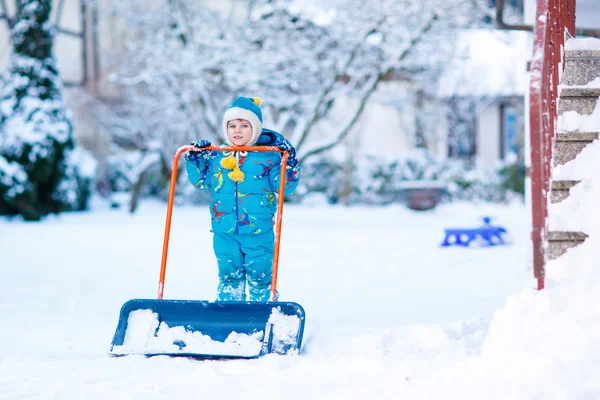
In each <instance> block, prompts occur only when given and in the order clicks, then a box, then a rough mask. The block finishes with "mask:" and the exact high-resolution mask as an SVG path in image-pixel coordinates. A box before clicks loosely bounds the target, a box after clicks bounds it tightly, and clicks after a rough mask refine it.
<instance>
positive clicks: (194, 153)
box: [185, 140, 210, 161]
mask: <svg viewBox="0 0 600 400" xmlns="http://www.w3.org/2000/svg"><path fill="white" fill-rule="evenodd" d="M190 145H191V146H194V147H195V148H197V149H198V150H188V152H187V153H186V155H185V159H186V160H188V161H195V160H198V159H199V158H200V155H201V154H202V152H204V151H206V150H204V148H205V147H208V146H210V142H209V141H208V140H194V141H193V142H191V143H190Z"/></svg>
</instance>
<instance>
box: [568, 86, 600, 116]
mask: <svg viewBox="0 0 600 400" xmlns="http://www.w3.org/2000/svg"><path fill="white" fill-rule="evenodd" d="M598 97H600V88H572V87H561V90H560V100H559V102H558V114H559V115H562V114H563V113H564V112H567V111H575V112H577V113H578V114H581V115H590V114H591V113H592V112H593V111H594V108H595V107H596V102H597V101H598Z"/></svg>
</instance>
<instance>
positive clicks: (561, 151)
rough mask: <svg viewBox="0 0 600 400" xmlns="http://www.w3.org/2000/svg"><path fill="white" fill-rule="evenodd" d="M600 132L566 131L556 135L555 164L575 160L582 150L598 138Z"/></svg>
mask: <svg viewBox="0 0 600 400" xmlns="http://www.w3.org/2000/svg"><path fill="white" fill-rule="evenodd" d="M599 135H600V133H599V132H564V133H558V134H557V135H556V143H555V144H554V160H553V161H554V166H557V165H563V164H566V163H567V162H569V161H571V160H574V159H575V157H577V155H578V154H579V153H581V150H583V149H584V148H585V146H587V145H588V144H590V143H592V142H593V141H594V140H596V139H598V136H599Z"/></svg>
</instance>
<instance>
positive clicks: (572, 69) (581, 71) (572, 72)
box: [561, 50, 600, 86]
mask: <svg viewBox="0 0 600 400" xmlns="http://www.w3.org/2000/svg"><path fill="white" fill-rule="evenodd" d="M599 76H600V50H569V51H567V52H566V54H565V69H564V71H563V73H562V75H561V84H562V85H565V86H582V85H586V84H588V83H590V82H592V81H593V80H595V79H596V78H597V77H599Z"/></svg>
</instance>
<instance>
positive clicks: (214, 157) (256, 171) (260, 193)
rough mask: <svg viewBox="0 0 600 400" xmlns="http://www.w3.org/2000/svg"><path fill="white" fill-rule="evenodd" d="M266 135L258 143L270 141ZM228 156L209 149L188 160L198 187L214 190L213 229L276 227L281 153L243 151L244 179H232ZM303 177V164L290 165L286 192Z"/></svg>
mask: <svg viewBox="0 0 600 400" xmlns="http://www.w3.org/2000/svg"><path fill="white" fill-rule="evenodd" d="M269 133H270V134H273V133H274V132H272V131H269ZM263 135H264V134H263ZM263 135H261V138H260V139H259V141H258V143H259V144H264V145H269V141H268V138H267V137H265V136H263ZM277 135H279V134H277ZM226 156H227V155H225V154H223V152H222V151H205V152H202V153H200V157H198V158H196V159H193V158H188V157H186V161H185V164H186V171H187V175H188V179H189V180H190V182H191V183H192V184H193V185H194V187H195V188H196V189H210V191H211V195H210V203H209V207H210V213H211V217H212V218H211V222H212V231H213V232H215V233H235V234H260V233H264V232H269V231H270V230H272V229H273V225H274V215H275V213H276V212H277V198H276V194H277V193H278V192H279V174H280V170H281V154H280V153H263V152H248V153H247V154H245V155H241V156H240V158H239V160H240V165H239V167H240V170H241V171H242V172H243V173H244V175H245V176H244V180H243V181H242V182H234V181H232V180H231V179H230V178H229V176H228V174H229V173H230V172H231V170H228V169H225V168H223V167H222V166H221V160H222V159H223V158H225V157H226ZM299 178H300V165H299V164H298V165H296V166H295V167H293V168H292V167H289V166H288V168H287V183H286V185H285V196H289V195H290V194H292V193H293V192H294V190H295V189H296V187H297V186H298V180H299Z"/></svg>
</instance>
